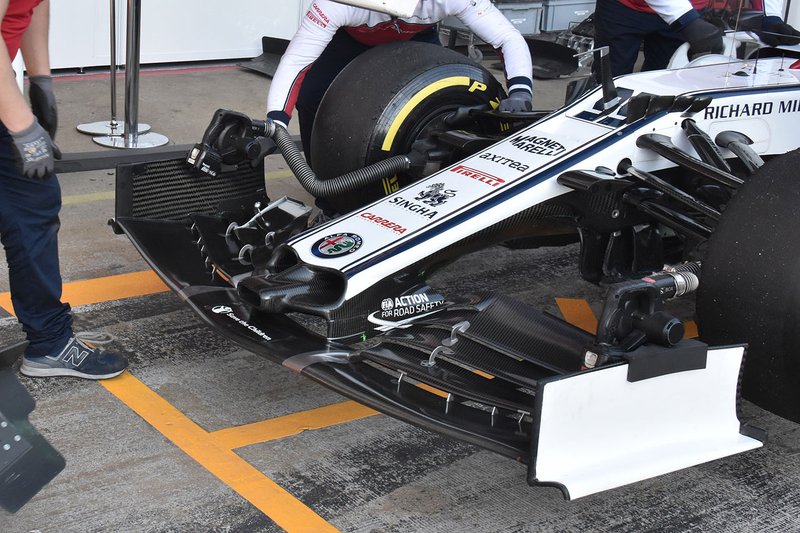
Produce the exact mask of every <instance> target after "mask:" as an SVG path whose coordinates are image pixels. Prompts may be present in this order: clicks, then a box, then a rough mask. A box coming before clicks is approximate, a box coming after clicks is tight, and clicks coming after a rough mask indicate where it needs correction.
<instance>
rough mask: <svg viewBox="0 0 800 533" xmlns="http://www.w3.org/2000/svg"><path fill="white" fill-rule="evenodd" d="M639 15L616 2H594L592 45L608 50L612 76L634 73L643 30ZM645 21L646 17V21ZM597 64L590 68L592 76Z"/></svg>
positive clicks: (644, 31)
mask: <svg viewBox="0 0 800 533" xmlns="http://www.w3.org/2000/svg"><path fill="white" fill-rule="evenodd" d="M643 15H647V13H641V12H639V11H635V10H633V9H630V8H628V7H626V6H624V5H622V4H621V3H620V2H619V1H618V0H597V4H596V7H595V12H594V31H595V39H594V46H595V47H596V48H599V47H601V46H608V47H609V60H610V62H611V75H612V76H619V75H621V74H629V73H631V72H633V68H634V66H635V65H636V60H637V58H638V57H639V49H640V48H641V46H642V39H643V38H644V36H645V34H646V28H645V27H644V25H643V24H642V19H643V18H645V17H643ZM645 20H646V18H645ZM599 67H600V65H597V64H594V65H592V69H593V70H594V71H595V75H596V73H597V70H596V69H598V68H599Z"/></svg>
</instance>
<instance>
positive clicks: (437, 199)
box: [414, 183, 458, 207]
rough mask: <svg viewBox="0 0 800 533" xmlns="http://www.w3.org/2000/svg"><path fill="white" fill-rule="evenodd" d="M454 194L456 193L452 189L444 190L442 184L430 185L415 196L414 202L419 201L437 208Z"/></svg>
mask: <svg viewBox="0 0 800 533" xmlns="http://www.w3.org/2000/svg"><path fill="white" fill-rule="evenodd" d="M456 192H458V191H456V190H454V189H445V188H444V183H432V184H431V185H428V186H427V187H425V190H424V191H422V192H420V193H419V194H418V195H417V196H415V197H414V200H420V201H421V202H422V203H423V204H428V205H432V206H433V207H438V206H440V205H442V204H444V203H445V202H447V200H449V199H450V198H452V197H453V196H455V195H456Z"/></svg>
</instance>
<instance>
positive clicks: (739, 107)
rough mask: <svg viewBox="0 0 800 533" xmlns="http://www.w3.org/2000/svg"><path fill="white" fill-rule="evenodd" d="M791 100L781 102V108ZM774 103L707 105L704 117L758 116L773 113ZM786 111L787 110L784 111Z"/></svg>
mask: <svg viewBox="0 0 800 533" xmlns="http://www.w3.org/2000/svg"><path fill="white" fill-rule="evenodd" d="M790 103H791V102H781V103H780V104H779V109H781V108H783V107H784V105H783V104H790ZM773 107H774V105H773V103H772V102H753V103H749V104H726V105H718V106H713V107H710V106H709V107H707V108H705V109H704V110H703V118H705V119H718V118H739V117H757V116H761V115H770V114H772V109H773ZM783 112H785V111H783Z"/></svg>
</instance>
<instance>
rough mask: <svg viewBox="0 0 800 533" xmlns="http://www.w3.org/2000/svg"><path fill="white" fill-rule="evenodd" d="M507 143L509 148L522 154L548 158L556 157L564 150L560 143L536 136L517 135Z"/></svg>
mask: <svg viewBox="0 0 800 533" xmlns="http://www.w3.org/2000/svg"><path fill="white" fill-rule="evenodd" d="M509 142H510V144H511V146H513V147H515V148H518V149H519V150H522V151H523V152H528V153H529V154H537V155H546V156H550V157H553V156H557V155H559V154H561V153H563V152H564V151H565V150H566V148H564V145H563V144H561V143H560V142H558V141H554V140H553V139H550V138H548V137H537V136H536V135H517V136H516V137H514V138H513V139H511V141H509Z"/></svg>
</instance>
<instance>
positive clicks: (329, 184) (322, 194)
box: [265, 120, 411, 198]
mask: <svg viewBox="0 0 800 533" xmlns="http://www.w3.org/2000/svg"><path fill="white" fill-rule="evenodd" d="M265 132H266V135H267V137H272V138H273V140H274V141H275V143H276V144H277V145H278V150H280V152H281V154H283V157H284V159H286V163H287V164H288V165H289V168H290V169H291V170H292V172H293V173H294V175H295V176H296V177H297V180H298V181H299V182H300V185H302V186H303V188H304V189H305V190H306V191H307V192H308V193H309V194H311V195H312V196H314V197H315V198H330V197H332V196H339V195H342V194H345V193H348V192H351V191H354V190H356V189H359V188H361V187H364V186H365V185H369V184H371V183H375V182H376V181H379V180H381V179H383V178H390V177H392V176H394V175H395V174H397V173H398V172H403V171H405V170H408V169H409V168H411V160H410V159H409V158H408V156H405V155H396V156H392V157H389V158H387V159H384V160H383V161H378V162H377V163H373V164H372V165H369V166H367V167H364V168H359V169H356V170H354V171H352V172H348V173H347V174H344V175H343V176H339V177H338V178H332V179H325V180H323V179H319V178H318V177H317V175H316V174H315V173H314V171H313V170H311V167H309V166H308V162H307V161H306V160H305V158H304V157H303V155H302V154H301V153H300V150H299V149H298V148H297V145H296V144H295V142H294V141H293V140H292V138H291V137H290V136H289V132H287V131H286V128H284V127H283V126H281V125H278V124H276V123H275V122H273V121H271V120H267V122H266V125H265Z"/></svg>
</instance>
